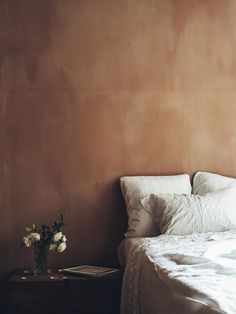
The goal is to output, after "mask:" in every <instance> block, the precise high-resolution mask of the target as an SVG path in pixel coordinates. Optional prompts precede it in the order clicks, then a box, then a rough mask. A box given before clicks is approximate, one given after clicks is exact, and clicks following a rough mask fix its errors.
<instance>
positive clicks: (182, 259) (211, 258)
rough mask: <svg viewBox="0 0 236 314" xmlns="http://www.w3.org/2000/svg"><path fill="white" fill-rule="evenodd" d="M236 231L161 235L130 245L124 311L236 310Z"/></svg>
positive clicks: (133, 313) (142, 313)
mask: <svg viewBox="0 0 236 314" xmlns="http://www.w3.org/2000/svg"><path fill="white" fill-rule="evenodd" d="M235 288H236V231H230V232H219V233H207V234H195V235H188V236H167V235H162V236H159V237H155V238H146V239H139V240H138V241H137V242H136V243H135V244H133V245H132V246H131V248H130V249H129V254H128V260H127V265H126V270H125V274H124V279H123V288H122V302H121V313H122V314H190V313H194V314H196V313H197V314H203V313H204V314H205V313H209V314H213V313H214V314H215V313H228V314H235V313H236V289H235Z"/></svg>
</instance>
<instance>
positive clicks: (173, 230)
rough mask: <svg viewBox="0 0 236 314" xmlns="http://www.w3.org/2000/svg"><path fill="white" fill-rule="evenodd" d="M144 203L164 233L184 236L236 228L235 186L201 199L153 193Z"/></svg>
mask: <svg viewBox="0 0 236 314" xmlns="http://www.w3.org/2000/svg"><path fill="white" fill-rule="evenodd" d="M142 204H143V206H144V208H145V209H146V210H147V211H148V212H149V213H150V214H151V215H152V217H153V219H154V221H155V222H156V225H157V227H159V228H160V231H161V233H165V234H178V235H185V234H192V233H203V232H210V231H211V232H218V231H226V230H229V229H233V228H236V187H233V188H229V189H222V190H219V191H216V192H212V193H207V194H205V195H202V196H200V195H193V194H192V195H177V194H158V195H155V194H151V195H150V196H147V197H145V198H143V199H142Z"/></svg>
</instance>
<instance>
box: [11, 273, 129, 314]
mask: <svg viewBox="0 0 236 314" xmlns="http://www.w3.org/2000/svg"><path fill="white" fill-rule="evenodd" d="M122 275H123V274H122V272H119V273H116V274H113V275H112V276H109V277H100V278H85V277H78V276H71V275H67V274H61V273H58V272H52V273H50V274H46V275H37V276H34V274H32V273H24V272H23V271H14V272H13V273H12V275H11V277H10V279H9V282H8V289H7V292H8V293H7V314H20V313H24V314H28V313H30V314H32V313H34V314H39V313H40V314H42V313H43V314H47V313H48V314H49V313H50V314H53V313H55V314H65V313H66V314H119V313H120V296H121V285H122V277H123V276H122Z"/></svg>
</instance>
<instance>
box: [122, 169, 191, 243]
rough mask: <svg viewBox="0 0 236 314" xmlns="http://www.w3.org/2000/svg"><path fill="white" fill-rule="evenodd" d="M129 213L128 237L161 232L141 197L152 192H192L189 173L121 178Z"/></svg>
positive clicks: (152, 234)
mask: <svg viewBox="0 0 236 314" xmlns="http://www.w3.org/2000/svg"><path fill="white" fill-rule="evenodd" d="M120 184H121V190H122V194H123V196H124V200H125V203H126V208H127V213H128V230H127V232H126V234H125V236H126V237H127V238H134V237H152V236H156V235H158V234H159V231H158V229H157V227H156V224H155V222H154V221H153V219H152V217H151V216H150V214H149V213H148V212H147V211H145V210H144V208H143V206H142V204H141V198H143V197H144V196H145V195H149V194H151V193H177V194H183V193H185V194H191V190H192V187H191V183H190V178H189V175H188V174H181V175H175V176H133V177H130V176H129V177H128V176H126V177H122V178H121V179H120Z"/></svg>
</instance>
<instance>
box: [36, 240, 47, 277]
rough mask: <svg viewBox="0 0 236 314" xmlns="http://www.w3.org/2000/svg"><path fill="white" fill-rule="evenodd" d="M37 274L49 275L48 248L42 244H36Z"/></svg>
mask: <svg viewBox="0 0 236 314" xmlns="http://www.w3.org/2000/svg"><path fill="white" fill-rule="evenodd" d="M34 260H35V266H36V268H35V270H34V272H35V273H48V247H47V246H44V245H42V244H41V243H40V242H38V243H35V244H34Z"/></svg>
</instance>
